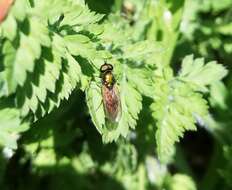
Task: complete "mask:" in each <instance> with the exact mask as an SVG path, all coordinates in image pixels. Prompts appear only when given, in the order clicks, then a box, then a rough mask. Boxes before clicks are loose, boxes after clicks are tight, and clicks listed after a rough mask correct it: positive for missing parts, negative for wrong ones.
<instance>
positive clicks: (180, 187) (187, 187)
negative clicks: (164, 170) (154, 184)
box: [168, 174, 197, 190]
mask: <svg viewBox="0 0 232 190" xmlns="http://www.w3.org/2000/svg"><path fill="white" fill-rule="evenodd" d="M168 190H197V187H196V184H195V183H194V181H193V179H192V178H191V177H189V176H187V175H183V174H175V175H174V176H173V177H172V179H171V180H170V181H169V185H168Z"/></svg>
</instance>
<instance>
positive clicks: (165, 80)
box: [151, 56, 227, 162]
mask: <svg viewBox="0 0 232 190" xmlns="http://www.w3.org/2000/svg"><path fill="white" fill-rule="evenodd" d="M203 61H204V60H203V59H195V60H193V56H187V57H186V58H185V59H184V60H183V63H182V68H181V71H180V72H179V74H178V75H177V76H174V75H173V72H172V70H171V69H170V68H164V69H163V70H160V71H157V73H156V79H155V85H156V87H155V88H156V90H155V97H154V98H155V100H154V103H153V104H152V105H151V109H152V110H153V117H154V118H155V119H156V120H157V132H156V141H157V153H158V156H159V158H160V160H161V161H163V162H168V161H169V160H170V158H171V155H172V154H173V153H174V146H173V145H174V143H175V142H177V141H179V138H180V137H183V135H184V132H185V131H186V130H196V126H195V123H197V122H201V121H202V120H203V118H204V117H205V116H206V115H207V114H208V105H207V101H206V100H205V99H204V98H203V96H202V94H201V93H200V92H202V90H206V89H207V87H208V86H209V85H211V84H212V83H213V82H215V81H217V80H220V79H221V78H223V77H224V76H225V75H226V74H227V71H226V70H225V68H223V67H222V66H220V65H218V64H216V63H215V62H210V63H207V64H204V62H203ZM205 71H207V74H206V73H205V74H203V73H204V72H205Z"/></svg>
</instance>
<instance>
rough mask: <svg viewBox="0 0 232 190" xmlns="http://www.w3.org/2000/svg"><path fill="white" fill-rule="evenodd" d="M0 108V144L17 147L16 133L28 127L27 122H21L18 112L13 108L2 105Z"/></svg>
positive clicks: (17, 136)
mask: <svg viewBox="0 0 232 190" xmlns="http://www.w3.org/2000/svg"><path fill="white" fill-rule="evenodd" d="M2 104H3V102H2V103H1V109H0V146H6V147H9V148H12V149H16V148H17V139H18V138H19V135H18V133H19V132H23V131H25V130H27V129H28V125H27V124H21V119H20V112H19V110H17V109H15V108H10V107H6V106H4V107H2Z"/></svg>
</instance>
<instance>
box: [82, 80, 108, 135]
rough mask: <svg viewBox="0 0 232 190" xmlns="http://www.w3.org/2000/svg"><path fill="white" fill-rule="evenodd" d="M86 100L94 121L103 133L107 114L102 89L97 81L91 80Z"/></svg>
mask: <svg viewBox="0 0 232 190" xmlns="http://www.w3.org/2000/svg"><path fill="white" fill-rule="evenodd" d="M86 102H87V105H88V108H89V112H90V115H91V118H92V121H93V123H94V125H95V127H96V128H97V130H98V132H99V133H100V134H103V132H105V131H104V127H105V114H104V109H103V105H102V94H101V89H100V88H99V86H98V85H97V83H96V82H91V83H90V85H89V88H87V89H86Z"/></svg>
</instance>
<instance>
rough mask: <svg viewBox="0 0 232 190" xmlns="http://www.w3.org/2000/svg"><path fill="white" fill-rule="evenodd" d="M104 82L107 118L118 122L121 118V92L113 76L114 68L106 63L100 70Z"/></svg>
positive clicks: (103, 91)
mask: <svg viewBox="0 0 232 190" xmlns="http://www.w3.org/2000/svg"><path fill="white" fill-rule="evenodd" d="M100 78H101V82H102V89H101V90H102V97H103V105H104V110H105V115H106V118H108V119H109V120H110V121H112V122H118V121H119V119H120V116H121V102H120V95H119V90H118V87H117V84H116V80H115V78H114V75H113V66H112V65H111V64H108V63H106V62H105V63H104V64H103V65H102V66H101V68H100Z"/></svg>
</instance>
